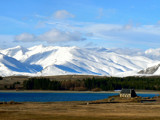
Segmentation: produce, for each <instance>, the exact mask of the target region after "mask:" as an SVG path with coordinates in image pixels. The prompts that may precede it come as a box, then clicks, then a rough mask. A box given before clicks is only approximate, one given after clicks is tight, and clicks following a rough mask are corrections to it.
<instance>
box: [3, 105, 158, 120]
mask: <svg viewBox="0 0 160 120" xmlns="http://www.w3.org/2000/svg"><path fill="white" fill-rule="evenodd" d="M0 120H160V103H159V102H154V103H105V104H88V105H87V104H86V102H52V103H22V104H0Z"/></svg>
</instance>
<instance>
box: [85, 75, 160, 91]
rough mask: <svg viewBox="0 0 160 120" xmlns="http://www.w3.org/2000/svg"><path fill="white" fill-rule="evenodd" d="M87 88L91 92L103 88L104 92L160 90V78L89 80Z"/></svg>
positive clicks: (86, 81)
mask: <svg viewBox="0 0 160 120" xmlns="http://www.w3.org/2000/svg"><path fill="white" fill-rule="evenodd" d="M85 86H86V88H88V89H89V90H92V89H93V88H101V89H102V90H120V89H122V88H128V89H141V90H160V77H124V78H118V77H106V78H98V79H97V78H88V79H86V80H85Z"/></svg>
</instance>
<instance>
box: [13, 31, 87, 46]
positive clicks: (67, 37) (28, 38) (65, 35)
mask: <svg viewBox="0 0 160 120" xmlns="http://www.w3.org/2000/svg"><path fill="white" fill-rule="evenodd" d="M82 40H85V38H84V37H83V35H82V34H81V33H80V32H68V31H61V30H58V29H52V30H50V31H48V32H45V33H43V34H41V35H38V36H35V35H33V34H29V33H23V34H20V35H18V36H16V37H15V41H21V42H33V41H46V42H48V43H56V42H65V41H82Z"/></svg>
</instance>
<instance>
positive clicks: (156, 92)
mask: <svg viewBox="0 0 160 120" xmlns="http://www.w3.org/2000/svg"><path fill="white" fill-rule="evenodd" d="M135 91H136V93H138V94H160V91H152V90H135ZM0 93H120V91H69V90H68V91H62V90H57V91H55V90H53V91H52V90H0Z"/></svg>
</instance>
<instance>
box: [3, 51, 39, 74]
mask: <svg viewBox="0 0 160 120" xmlns="http://www.w3.org/2000/svg"><path fill="white" fill-rule="evenodd" d="M39 69H42V68H41V67H40V66H37V65H28V64H24V63H21V62H19V61H18V60H16V59H14V58H12V57H8V56H6V55H3V54H1V53H0V75H2V76H9V75H15V74H21V73H24V74H25V73H35V72H37V71H39Z"/></svg>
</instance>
